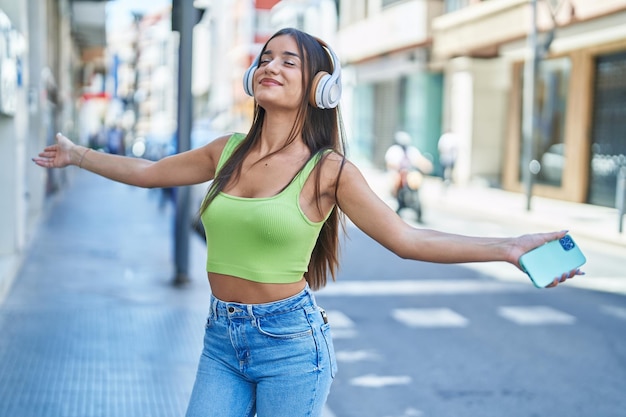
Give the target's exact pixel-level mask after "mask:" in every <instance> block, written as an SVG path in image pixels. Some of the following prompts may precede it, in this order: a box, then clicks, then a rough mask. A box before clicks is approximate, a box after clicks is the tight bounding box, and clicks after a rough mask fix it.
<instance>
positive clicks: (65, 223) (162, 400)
mask: <svg viewBox="0 0 626 417" xmlns="http://www.w3.org/2000/svg"><path fill="white" fill-rule="evenodd" d="M75 174H76V175H73V176H71V184H69V186H68V187H67V188H66V189H65V190H64V191H63V192H61V194H60V195H58V196H56V197H53V201H52V204H51V207H50V210H49V212H48V213H47V214H46V218H45V219H44V221H43V222H42V223H41V225H40V227H39V230H38V231H37V234H36V236H35V238H34V239H33V241H32V243H31V245H30V247H29V249H28V251H27V255H26V257H25V259H24V261H23V264H22V268H21V270H20V271H19V273H18V275H17V276H16V278H15V280H14V283H13V286H12V289H11V292H10V293H9V294H8V295H7V297H6V299H5V300H4V302H3V303H2V304H1V305H0V416H1V417H31V416H32V417H35V416H36V417H44V416H50V417H100V416H102V417H104V416H106V417H112V416H115V417H126V416H128V417H131V416H132V417H138V416H141V417H149V416H154V417H158V416H168V417H171V416H182V415H184V411H185V407H186V404H187V400H188V398H189V394H190V392H191V387H192V384H193V379H194V376H195V369H196V364H197V361H198V358H199V355H200V352H201V348H202V336H203V332H204V319H205V316H206V313H207V299H208V297H209V295H210V288H209V285H208V283H207V281H206V275H205V273H203V270H204V268H203V257H204V256H205V255H204V248H203V242H202V241H201V240H200V239H199V238H195V237H192V239H191V240H192V242H191V248H190V270H191V271H193V272H192V276H191V278H192V282H191V283H190V284H189V285H187V286H185V287H183V288H177V287H174V286H173V285H172V284H171V283H172V279H173V276H174V271H173V267H172V259H173V243H172V236H173V221H172V218H173V216H172V208H171V205H169V204H168V205H165V206H164V207H162V208H160V203H159V198H160V194H159V193H160V191H159V190H145V189H138V188H133V187H129V186H126V185H122V184H117V183H113V182H110V181H107V180H104V179H102V178H99V177H97V176H95V175H93V174H90V173H87V172H82V171H77V172H76V173H75Z"/></svg>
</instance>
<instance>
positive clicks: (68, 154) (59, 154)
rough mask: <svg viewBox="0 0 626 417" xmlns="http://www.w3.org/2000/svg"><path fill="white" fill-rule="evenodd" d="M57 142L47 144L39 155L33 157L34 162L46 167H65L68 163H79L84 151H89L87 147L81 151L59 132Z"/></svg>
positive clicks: (56, 137)
mask: <svg viewBox="0 0 626 417" xmlns="http://www.w3.org/2000/svg"><path fill="white" fill-rule="evenodd" d="M55 140H56V143H55V144H54V145H50V146H46V147H45V148H44V150H43V151H41V152H40V153H39V155H38V156H37V157H35V158H33V162H34V163H36V164H37V165H39V166H41V167H44V168H63V167H66V166H68V165H72V164H73V165H78V164H79V161H80V158H81V155H82V152H87V150H88V149H87V148H85V149H84V150H83V151H82V152H79V148H82V146H77V145H75V144H74V143H72V141H71V140H69V139H68V138H66V137H65V136H63V135H62V134H61V133H57V134H56V136H55Z"/></svg>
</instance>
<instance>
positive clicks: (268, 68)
mask: <svg viewBox="0 0 626 417" xmlns="http://www.w3.org/2000/svg"><path fill="white" fill-rule="evenodd" d="M265 72H270V73H272V74H276V73H277V72H278V63H277V62H276V60H275V59H272V60H271V61H269V62H268V63H267V64H266V65H265Z"/></svg>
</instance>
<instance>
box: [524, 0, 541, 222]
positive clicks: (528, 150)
mask: <svg viewBox="0 0 626 417" xmlns="http://www.w3.org/2000/svg"><path fill="white" fill-rule="evenodd" d="M526 47H527V51H528V56H527V57H526V62H525V63H524V85H523V88H524V91H523V110H522V162H521V164H522V182H523V183H524V189H525V191H526V210H527V211H530V209H531V199H532V188H533V180H534V178H533V177H534V174H533V173H532V172H531V162H532V160H533V158H534V154H535V152H534V146H535V140H534V135H535V78H536V74H537V0H530V32H529V33H528V38H527V41H526Z"/></svg>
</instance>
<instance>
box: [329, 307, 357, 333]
mask: <svg viewBox="0 0 626 417" xmlns="http://www.w3.org/2000/svg"><path fill="white" fill-rule="evenodd" d="M326 314H327V315H328V322H329V323H330V331H331V334H332V335H333V339H351V338H354V337H356V335H357V331H356V328H355V325H354V322H353V321H352V320H350V318H349V317H348V316H346V315H345V314H343V313H342V312H341V311H339V310H329V311H327V312H326Z"/></svg>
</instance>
